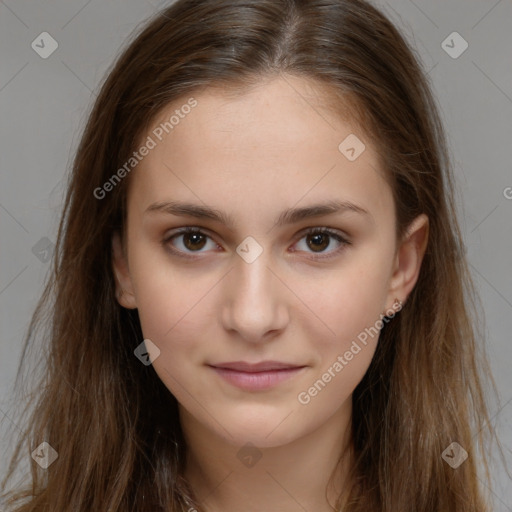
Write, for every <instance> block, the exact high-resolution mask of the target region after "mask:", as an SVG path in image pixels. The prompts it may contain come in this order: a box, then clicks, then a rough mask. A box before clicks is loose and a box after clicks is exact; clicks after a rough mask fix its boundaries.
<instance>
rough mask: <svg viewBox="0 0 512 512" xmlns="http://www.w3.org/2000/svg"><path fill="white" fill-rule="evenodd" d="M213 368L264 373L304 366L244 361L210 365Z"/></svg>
mask: <svg viewBox="0 0 512 512" xmlns="http://www.w3.org/2000/svg"><path fill="white" fill-rule="evenodd" d="M209 366H213V367H214V368H225V369H228V370H236V371H239V372H248V373H256V372H266V371H271V370H283V369H286V368H302V367H303V366H304V365H298V364H293V363H283V362H281V361H261V362H259V363H247V362H246V361H232V362H229V363H216V364H211V365H209Z"/></svg>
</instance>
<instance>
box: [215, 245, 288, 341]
mask: <svg viewBox="0 0 512 512" xmlns="http://www.w3.org/2000/svg"><path fill="white" fill-rule="evenodd" d="M269 263H270V262H269V261H268V258H266V257H265V251H264V252H263V254H261V255H260V256H259V257H258V258H257V259H256V260H255V261H253V262H252V263H247V262H246V261H244V260H243V259H242V258H238V260H237V261H235V267H234V268H233V270H232V271H231V272H229V274H228V275H227V276H226V278H225V279H226V281H225V288H224V293H225V295H224V304H223V309H222V323H223V326H224V328H225V329H226V330H227V331H230V332H232V333H233V332H236V333H237V334H238V336H239V337H240V338H242V339H244V340H245V341H247V342H250V343H262V342H266V341H268V340H270V339H271V338H274V337H275V336H277V335H278V333H280V332H282V331H283V330H284V329H285V327H286V326H287V325H288V322H289V308H288V304H287V302H286V301H287V298H288V299H289V296H288V295H289V293H290V292H289V291H288V290H287V289H286V286H285V285H284V284H283V283H282V282H281V281H280V279H279V278H278V277H277V276H276V274H277V272H276V271H275V270H274V269H272V268H271V266H270V264H269Z"/></svg>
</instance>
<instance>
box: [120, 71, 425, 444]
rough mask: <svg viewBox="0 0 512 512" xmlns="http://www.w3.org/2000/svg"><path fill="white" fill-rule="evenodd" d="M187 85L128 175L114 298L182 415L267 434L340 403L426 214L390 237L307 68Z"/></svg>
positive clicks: (363, 167)
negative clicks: (299, 74) (133, 318)
mask: <svg viewBox="0 0 512 512" xmlns="http://www.w3.org/2000/svg"><path fill="white" fill-rule="evenodd" d="M292 85H293V87H292ZM191 96H193V98H194V100H195V102H197V103H195V102H194V101H193V100H190V101H189V97H186V98H184V99H183V100H182V101H179V102H175V103H174V104H173V105H172V106H169V108H166V109H165V111H162V112H161V115H160V116H159V118H158V119H157V120H156V122H155V123H154V127H152V130H153V131H151V132H148V133H147V134H146V135H145V137H144V139H143V143H145V142H148V141H149V139H147V137H148V136H149V137H150V138H151V139H152V141H153V142H154V144H153V143H151V142H149V143H148V146H154V147H152V148H151V149H149V151H147V152H145V151H141V153H142V152H144V153H147V154H146V155H145V156H143V157H142V158H141V161H140V163H139V164H138V165H137V168H136V169H135V170H133V171H132V175H131V176H130V180H131V182H130V187H129V192H128V215H127V230H126V238H125V240H124V243H125V249H126V250H125V252H124V251H123V250H122V248H121V244H120V241H119V238H118V237H115V238H114V256H115V258H114V269H115V273H116V279H117V286H118V288H119V290H122V291H123V294H122V295H121V297H120V299H119V301H120V303H121V304H122V305H123V306H124V307H128V308H137V309H138V313H139V316H140V321H141V326H142V331H143V333H144V338H145V339H149V340H151V343H152V344H153V346H154V347H157V348H158V351H159V352H158V351H156V350H155V349H151V350H150V353H151V354H152V359H153V361H152V362H153V367H154V370H155V371H156V373H157V374H158V376H159V377H160V379H161V380H162V381H163V383H164V384H165V385H166V387H167V388H168V389H169V390H170V391H171V392H172V393H173V394H174V395H175V396H176V398H177V400H178V402H179V403H180V416H182V417H187V418H188V420H187V421H191V422H197V424H200V425H201V426H202V427H204V428H207V429H208V430H209V431H211V432H214V433H216V434H218V435H219V436H221V437H222V438H224V439H227V440H228V441H229V442H232V443H233V444H237V445H243V444H245V443H246V442H248V441H251V442H252V443H254V444H256V445H257V446H262V447H269V446H278V445H281V444H284V443H287V442H290V441H292V440H294V439H298V438H300V437H301V436H306V435H307V434H309V433H311V432H313V431H314V430H315V429H317V428H318V427H319V426H320V425H322V424H324V423H325V422H327V421H328V420H329V419H331V418H333V417H335V415H336V414H337V413H339V411H341V410H342V409H343V408H344V407H345V408H346V407H348V406H349V405H350V403H351V395H352V392H353V390H354V388H355V387H356V386H357V384H358V383H359V382H360V380H361V379H362V377H363V375H364V374H365V372H366V370H367V368H368V366H369V364H370V361H371V359H372V356H373V354H374V351H375V347H376V343H377V341H378V335H375V334H374V333H375V327H376V326H377V327H381V326H382V324H381V323H380V324H379V322H378V320H380V319H381V313H386V312H388V314H389V312H390V311H391V312H392V311H393V310H392V309H391V308H392V306H393V303H394V299H395V297H396V298H399V299H400V300H402V301H404V300H405V299H406V296H407V294H408V293H409V292H410V290H411V289H412V287H413V286H414V283H415V281H416V279H417V275H418V271H419V265H420V261H421V257H422V254H423V251H424V246H425V241H426V234H425V229H426V221H425V219H424V218H418V219H416V222H415V223H414V225H413V226H412V229H411V230H410V231H409V232H410V236H409V238H408V239H407V240H405V241H397V240H396V239H395V211H394V204H393V198H392V193H391V189H390V187H389V186H388V184H387V183H386V181H385V180H384V178H383V172H382V170H381V168H380V165H379V160H378V156H377V154H376V153H375V151H374V149H373V148H372V146H371V145H370V143H369V141H368V140H367V138H366V137H365V134H364V133H362V132H361V131H360V130H359V129H358V128H357V127H356V126H354V125H353V124H350V122H349V121H348V120H345V119H340V118H338V117H336V116H334V114H332V112H329V110H328V109H327V107H326V105H325V104H324V103H323V102H322V96H321V95H320V94H319V93H318V91H317V90H316V89H313V87H312V85H311V83H310V82H307V81H305V80H304V79H298V78H292V77H290V78H287V79H286V80H283V79H282V78H280V79H276V80H274V81H271V82H267V83H262V84H261V85H260V86H259V87H257V88H255V89H253V90H251V91H250V92H248V93H245V94H243V95H240V96H237V97H235V96H232V95H231V96H227V95H225V94H224V93H223V92H222V91H220V90H214V89H210V90H209V91H208V92H204V93H201V94H196V95H191ZM187 104H188V105H195V106H193V107H191V108H185V107H184V105H187ZM176 110H178V112H176ZM173 114H174V115H175V119H174V120H173V121H171V123H172V124H173V126H172V128H169V125H167V131H168V132H169V133H167V132H166V130H164V129H162V125H161V123H165V122H166V121H167V122H169V119H170V118H171V116H172V115H173ZM178 118H179V121H178V122H176V119H178ZM159 127H160V129H158V128H159ZM347 137H349V139H347ZM355 137H357V139H356V138H355ZM343 141H345V142H343ZM340 143H342V144H341V146H340ZM362 143H364V145H365V147H364V148H363V146H362ZM351 148H353V149H351ZM141 156H142V155H141ZM184 229H191V230H193V231H192V233H190V232H188V233H183V230H184ZM371 328H373V331H372V330H371ZM365 329H366V331H365ZM365 332H366V339H365V342H363V341H362V340H363V339H364V338H365V336H364V334H362V333H365ZM369 332H371V333H373V334H372V335H370V334H368V333H369ZM140 341H141V342H142V340H140ZM354 343H355V345H354ZM357 347H359V349H358V348H357ZM157 354H158V356H157ZM350 354H351V355H350ZM269 362H270V363H269ZM242 363H245V365H244V364H242ZM258 363H263V365H260V367H257V366H256V367H250V366H248V365H253V364H258ZM267 363H268V364H267ZM228 367H229V368H228ZM277 427H279V428H277Z"/></svg>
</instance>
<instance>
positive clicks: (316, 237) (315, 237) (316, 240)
mask: <svg viewBox="0 0 512 512" xmlns="http://www.w3.org/2000/svg"><path fill="white" fill-rule="evenodd" d="M310 236H311V239H312V240H314V242H313V246H311V245H310V247H311V248H312V249H325V248H326V247H327V246H328V245H329V241H328V237H327V236H326V235H324V234H322V233H317V234H315V235H310ZM322 240H323V242H324V243H323V244H322ZM325 242H327V243H325ZM318 243H320V245H318Z"/></svg>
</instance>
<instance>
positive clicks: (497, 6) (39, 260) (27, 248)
mask: <svg viewBox="0 0 512 512" xmlns="http://www.w3.org/2000/svg"><path fill="white" fill-rule="evenodd" d="M167 3H168V2H158V1H157V0H152V1H151V2H150V1H149V0H125V1H121V0H108V1H100V0H88V1H87V0H72V1H70V0H68V1H64V0H60V1H58V0H53V1H45V2H29V1H26V0H5V1H0V52H1V59H0V108H1V126H0V140H1V151H0V169H1V180H2V185H1V189H0V229H1V231H0V232H1V245H0V247H1V253H0V315H1V323H0V325H1V337H0V427H1V431H2V432H3V431H4V430H6V428H7V427H9V428H21V427H22V426H20V425H17V426H15V425H13V423H12V420H11V418H12V417H13V416H14V408H15V407H16V406H17V405H18V406H19V404H16V403H14V401H13V400H12V399H10V398H11V386H12V383H13V380H14V377H15V371H16V368H17V365H18V360H19V357H20V354H21V346H22V340H23V337H24V335H25V332H26V328H27V326H28V322H29V319H30V315H31V313H32V311H33V308H34V307H35V304H36V300H37V298H38V296H39V294H40V293H41V290H42V284H43V280H44V278H45V273H46V272H47V270H48V269H49V262H48V261H47V260H48V258H49V257H51V248H52V246H51V244H52V243H53V242H55V237H56V228H57V222H58V219H59V213H60V208H61V206H62V203H63V194H64V185H65V179H63V178H64V176H65V174H66V172H67V171H68V169H69V167H70V165H71V161H72V157H73V152H74V150H75V149H76V147H77V144H78V140H79V136H80V132H81V129H82V127H83V124H84V121H85V118H86V114H87V112H88V109H89V107H90V105H91V103H92V101H93V100H94V98H95V95H96V93H97V90H98V86H99V84H100V82H101V80H102V78H103V76H104V73H105V72H106V70H107V68H108V67H109V66H110V64H111V63H112V61H113V60H114V58H115V56H116V55H117V54H118V51H119V49H120V48H121V46H122V45H123V42H124V41H125V39H126V37H127V36H129V35H130V34H131V33H132V31H133V30H134V29H136V28H137V26H138V25H139V24H141V23H143V22H144V20H146V19H147V18H148V17H149V16H150V15H151V14H153V13H154V12H155V10H156V9H157V8H160V7H162V6H164V5H165V4H167ZM374 3H375V5H377V6H379V7H381V8H382V9H383V10H384V11H385V12H386V13H387V14H388V16H389V17H390V18H391V19H392V20H393V21H394V22H395V23H396V24H397V25H398V27H399V28H400V29H401V30H402V32H403V33H404V34H405V36H406V37H407V39H408V40H409V41H410V42H411V43H412V44H413V46H414V47H415V48H416V49H417V51H418V53H419V55H420V57H421V59H422V61H423V65H424V67H425V69H426V70H428V72H429V76H430V77H431V79H432V82H433V88H434V93H435V95H436V97H437V99H438V102H439V104H440V107H441V113H442V116H443V119H444V122H445V127H446V130H447V134H448V137H449V141H448V142H449V145H450V149H451V153H452V156H453V161H454V164H455V172H456V178H457V187H458V193H459V196H458V204H459V210H460V215H461V222H462V228H463V232H464V238H465V245H466V247H467V253H468V257H469V261H470V263H471V267H470V268H471V269H472V272H473V275H474V277H475V281H476V284H477V286H478V289H479V291H480V296H481V299H482V305H483V307H484V311H485V316H486V319H487V327H486V334H487V337H488V352H489V355H490V360H491V365H492V369H493V371H494V375H495V378H496V382H497V385H498V388H499V390H500V396H501V404H494V403H492V405H491V409H492V410H491V412H492V416H493V423H494V424H495V426H496V427H497V428H498V429H499V432H500V437H501V441H502V444H503V448H504V450H505V453H506V456H507V459H508V465H509V467H511V468H512V451H511V450H512V386H511V383H512V374H511V372H510V368H509V365H510V362H511V361H512V343H511V336H510V332H511V329H512V320H511V319H512V271H511V266H510V262H511V261H512V258H511V254H512V222H511V220H512V165H511V157H510V149H511V142H512V140H511V134H512V59H511V57H512V2H511V1H510V0H500V1H495V0H493V1H483V0H480V1H476V0H471V1H468V0H456V1H454V0H452V1H449V2H442V1H440V0H435V1H426V0H416V1H415V2H413V1H410V0H389V1H388V2H385V1H383V0H380V1H378V2H374ZM455 31H456V32H458V33H459V34H461V36H462V37H463V38H464V39H465V40H466V41H467V42H468V44H469V47H468V49H467V50H466V51H465V52H464V53H462V55H460V56H459V57H458V58H452V56H450V55H449V54H448V53H447V52H446V51H445V49H443V46H442V43H443V41H445V40H446V38H447V37H448V36H449V35H450V34H452V33H453V32H455ZM42 32H48V33H50V34H51V36H52V37H53V38H54V39H55V40H56V41H57V42H58V48H57V50H56V51H55V52H54V53H53V54H52V55H51V56H49V57H48V58H46V59H43V58H41V57H40V56H39V55H38V54H37V53H36V51H34V49H32V47H31V43H32V41H34V40H36V38H38V36H39V34H41V33H42ZM37 40H38V41H39V40H40V39H37ZM448 41H450V39H448ZM448 44H450V45H452V46H454V51H456V50H457V49H458V48H460V41H457V40H454V43H453V44H452V43H451V42H449V43H448ZM509 187H511V188H509ZM7 448H8V447H7V446H6V443H5V442H4V443H0V477H1V476H2V475H3V472H2V470H3V469H5V466H6V459H5V454H6V453H7ZM493 474H494V477H495V480H496V484H495V485H496V488H495V497H494V498H495V503H496V510H497V511H512V484H511V482H510V480H509V479H508V478H507V477H506V475H505V473H504V470H503V467H502V466H501V465H499V464H496V465H495V466H494V467H493Z"/></svg>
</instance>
